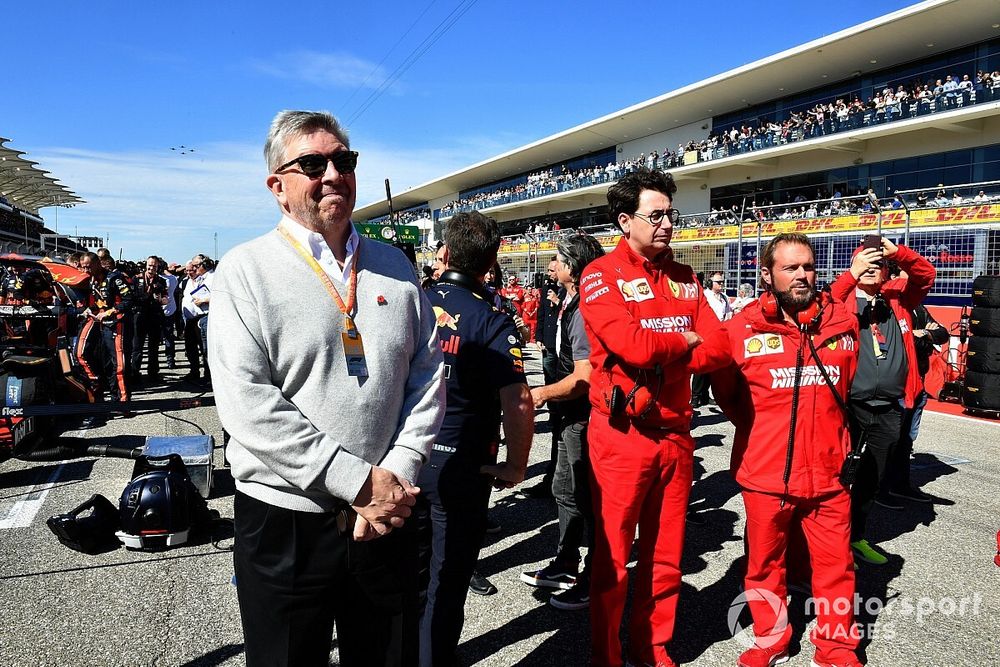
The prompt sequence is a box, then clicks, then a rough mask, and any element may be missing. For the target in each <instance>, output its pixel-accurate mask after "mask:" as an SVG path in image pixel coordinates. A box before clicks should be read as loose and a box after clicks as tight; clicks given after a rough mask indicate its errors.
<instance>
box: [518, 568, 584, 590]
mask: <svg viewBox="0 0 1000 667" xmlns="http://www.w3.org/2000/svg"><path fill="white" fill-rule="evenodd" d="M521 581H523V582H524V583H526V584H528V585H529V586H538V587H539V588H560V589H562V590H564V591H565V590H569V589H570V588H573V584H575V583H576V566H573V567H572V568H570V567H566V566H565V565H562V564H560V563H557V562H555V561H552V562H551V563H549V564H548V565H546V566H545V567H543V568H542V569H541V570H536V571H534V572H522V573H521Z"/></svg>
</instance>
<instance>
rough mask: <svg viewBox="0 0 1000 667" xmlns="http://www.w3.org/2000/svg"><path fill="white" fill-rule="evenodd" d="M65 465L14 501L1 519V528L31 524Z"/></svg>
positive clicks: (23, 526)
mask: <svg viewBox="0 0 1000 667" xmlns="http://www.w3.org/2000/svg"><path fill="white" fill-rule="evenodd" d="M65 467H66V464H65V463H63V464H61V465H60V466H59V467H58V468H56V469H55V470H53V471H52V474H51V475H49V478H48V479H47V480H46V481H45V483H43V484H41V485H37V486H33V487H31V489H29V490H28V492H27V493H25V494H24V497H23V498H21V499H20V500H18V501H17V502H16V503H14V506H13V507H11V508H10V511H9V512H7V516H6V517H5V518H3V519H0V530H3V529H6V528H27V527H28V526H30V525H31V522H32V521H34V519H35V515H36V514H38V510H40V509H42V503H44V502H45V496H47V495H49V489H51V488H52V485H53V484H55V483H56V481H58V479H59V475H60V474H62V471H63V468H65Z"/></svg>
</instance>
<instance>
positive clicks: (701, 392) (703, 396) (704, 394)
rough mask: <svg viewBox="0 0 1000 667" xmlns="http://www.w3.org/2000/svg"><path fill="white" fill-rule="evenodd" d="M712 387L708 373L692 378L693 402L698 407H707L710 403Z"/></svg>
mask: <svg viewBox="0 0 1000 667" xmlns="http://www.w3.org/2000/svg"><path fill="white" fill-rule="evenodd" d="M710 386H711V382H710V378H709V375H708V374H707V373H695V374H694V375H692V376H691V402H692V403H694V404H698V405H707V404H708V402H709V399H710V397H709V395H708V389H709V387H710Z"/></svg>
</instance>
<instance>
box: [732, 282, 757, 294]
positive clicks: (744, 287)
mask: <svg viewBox="0 0 1000 667" xmlns="http://www.w3.org/2000/svg"><path fill="white" fill-rule="evenodd" d="M736 293H737V294H739V295H741V296H753V285H751V284H750V283H740V287H739V289H738V290H736Z"/></svg>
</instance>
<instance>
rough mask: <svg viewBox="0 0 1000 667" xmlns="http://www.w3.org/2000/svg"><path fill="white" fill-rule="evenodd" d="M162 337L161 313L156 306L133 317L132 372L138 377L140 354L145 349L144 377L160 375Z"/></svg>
mask: <svg viewBox="0 0 1000 667" xmlns="http://www.w3.org/2000/svg"><path fill="white" fill-rule="evenodd" d="M162 335H163V311H162V310H161V309H160V307H159V306H158V305H157V306H156V307H155V308H149V309H144V310H141V311H139V313H137V314H136V316H135V335H134V336H133V337H132V372H133V373H134V374H135V375H136V376H137V377H138V375H139V370H140V369H141V368H142V352H143V348H144V346H146V345H147V343H148V348H146V350H147V353H146V360H147V361H146V375H149V376H156V375H159V374H160V338H161V337H162Z"/></svg>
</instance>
